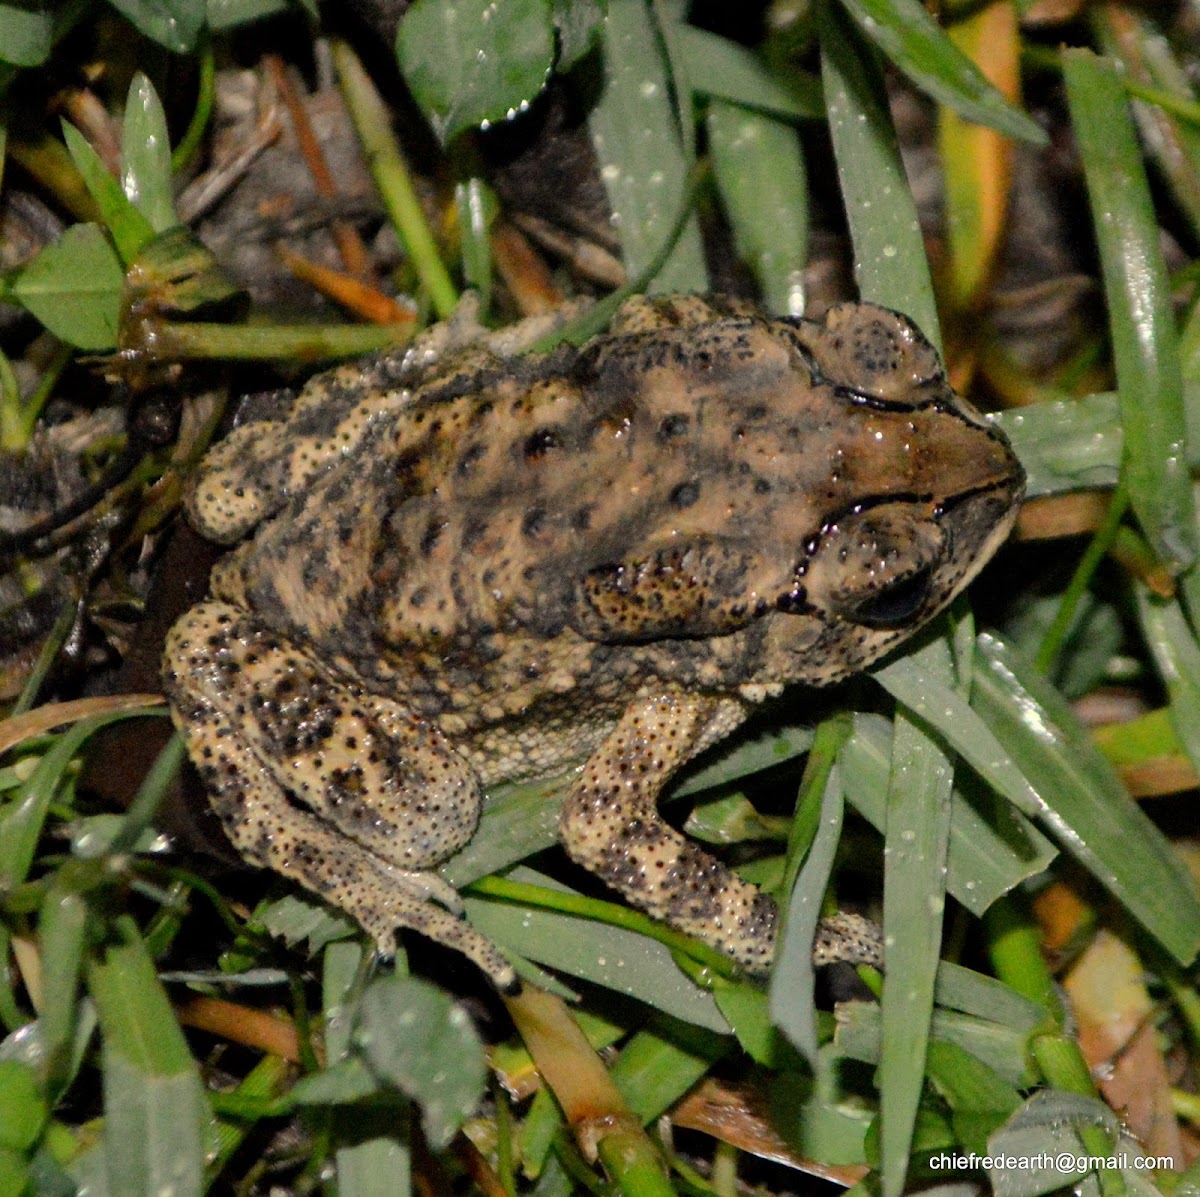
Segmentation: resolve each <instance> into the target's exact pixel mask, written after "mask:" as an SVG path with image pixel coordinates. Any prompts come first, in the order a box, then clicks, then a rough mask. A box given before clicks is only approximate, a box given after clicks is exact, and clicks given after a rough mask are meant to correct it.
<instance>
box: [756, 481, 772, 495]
mask: <svg viewBox="0 0 1200 1197" xmlns="http://www.w3.org/2000/svg"><path fill="white" fill-rule="evenodd" d="M754 493H755V494H756V495H769V494H770V493H771V484H770V483H769V482H768V481H767V480H766V479H765V478H756V479H755V480H754Z"/></svg>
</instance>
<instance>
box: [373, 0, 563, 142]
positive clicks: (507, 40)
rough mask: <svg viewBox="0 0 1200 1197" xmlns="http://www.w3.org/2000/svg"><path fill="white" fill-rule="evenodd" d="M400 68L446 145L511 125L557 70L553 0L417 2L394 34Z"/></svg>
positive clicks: (443, 0) (420, 0) (405, 15)
mask: <svg viewBox="0 0 1200 1197" xmlns="http://www.w3.org/2000/svg"><path fill="white" fill-rule="evenodd" d="M396 54H397V57H398V58H399V60H400V70H401V72H402V73H403V74H404V79H405V82H406V83H407V84H408V86H409V88H410V89H411V90H412V93H413V96H414V97H415V98H416V101H417V103H418V104H420V105H421V109H422V111H423V112H424V113H425V116H426V117H427V118H428V120H429V123H430V124H431V125H432V126H433V128H434V131H435V132H436V133H437V135H438V136H439V137H440V138H441V139H442V140H443V141H444V142H448V141H450V140H452V139H453V138H454V136H455V135H456V134H458V133H461V132H462V131H463V130H464V129H470V128H473V127H474V126H476V125H483V126H484V127H486V126H487V125H489V124H491V123H493V122H495V121H502V120H507V119H510V118H511V117H513V116H515V115H516V114H517V113H518V112H523V111H524V110H525V109H526V108H527V107H528V106H529V103H530V101H531V100H533V98H534V97H535V96H536V95H537V94H538V92H540V91H541V90H542V88H543V87H545V86H546V81H547V80H548V79H549V78H550V69H551V67H552V66H553V64H554V22H553V19H552V14H551V7H550V0H509V2H508V3H506V4H495V3H493V2H492V0H451V2H447V0H416V3H414V4H413V5H412V7H411V8H410V9H409V10H408V11H407V12H406V13H405V14H404V17H403V19H402V20H401V22H400V29H399V32H398V33H397V35H396Z"/></svg>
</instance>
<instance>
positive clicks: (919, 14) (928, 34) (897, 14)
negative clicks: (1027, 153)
mask: <svg viewBox="0 0 1200 1197" xmlns="http://www.w3.org/2000/svg"><path fill="white" fill-rule="evenodd" d="M841 2H842V4H843V5H844V6H845V8H846V10H847V11H848V12H849V13H850V15H851V16H852V17H853V18H854V20H855V22H856V23H857V25H858V27H859V28H860V29H861V30H862V31H863V33H865V34H866V35H867V37H869V38H870V39H871V40H872V41H873V42H874V43H875V44H876V45H877V46H878V47H879V48H880V49H881V50H882V51H883V53H884V54H885V55H886V57H887V59H888V61H889V62H891V63H893V64H894V65H895V66H896V67H897V68H898V69H899V70H901V71H903V72H904V74H906V75H907V76H908V77H909V79H911V80H912V81H913V83H915V84H916V85H917V86H918V87H919V88H920V89H921V90H922V91H924V92H926V93H927V94H928V95H930V96H932V97H933V98H934V99H935V100H937V101H938V102H939V103H941V104H945V105H947V106H948V107H950V108H953V109H954V111H955V112H957V113H958V114H959V115H960V116H964V117H966V118H967V120H971V121H976V122H978V123H979V124H981V125H990V126H991V127H992V128H993V129H998V130H999V131H1000V132H1001V133H1007V134H1008V135H1009V136H1010V137H1017V138H1020V139H1021V140H1022V141H1028V142H1030V143H1032V144H1033V145H1045V144H1046V134H1045V133H1044V132H1042V130H1041V128H1040V127H1039V126H1038V125H1037V124H1036V123H1035V122H1034V121H1033V120H1032V119H1031V118H1030V117H1029V116H1027V115H1026V114H1025V113H1024V112H1021V111H1020V110H1019V109H1016V108H1014V107H1013V106H1012V105H1011V104H1010V103H1009V102H1008V101H1007V100H1006V99H1005V98H1004V96H1003V95H1002V94H1001V93H1000V92H999V91H998V90H997V89H996V88H995V87H993V86H992V84H991V83H989V82H988V81H987V80H986V79H985V78H984V77H983V75H982V74H981V73H980V71H979V68H978V67H977V66H976V65H975V64H974V63H973V62H972V61H971V60H970V59H969V58H968V57H967V56H966V55H965V54H963V52H962V51H961V50H959V49H958V47H957V46H955V44H954V43H953V42H952V41H951V40H950V39H949V38H948V37H947V36H946V34H945V33H944V32H943V31H942V30H941V29H939V28H938V26H937V25H936V24H935V22H934V20H933V18H932V17H931V16H930V15H929V13H928V12H926V10H925V7H924V6H923V5H922V4H921V3H920V0H841Z"/></svg>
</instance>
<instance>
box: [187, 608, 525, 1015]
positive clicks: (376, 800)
mask: <svg viewBox="0 0 1200 1197" xmlns="http://www.w3.org/2000/svg"><path fill="white" fill-rule="evenodd" d="M164 682H165V684H166V687H167V691H168V694H169V696H170V698H171V702H172V706H173V709H174V712H175V718H176V722H177V724H178V725H179V727H180V728H181V730H182V731H183V733H184V736H185V738H186V740H187V745H188V751H189V753H190V754H191V756H192V759H193V760H194V761H195V762H196V765H197V766H198V767H199V770H200V773H201V776H202V777H203V778H204V781H205V784H206V786H207V788H208V790H209V793H210V796H211V798H212V802H213V806H214V808H215V810H216V811H217V813H218V814H219V815H220V817H221V820H222V823H223V824H224V826H225V830H226V832H227V834H228V835H229V837H230V839H231V840H232V841H233V843H234V845H235V847H237V849H238V850H239V851H240V852H241V853H242V855H243V856H244V857H246V858H247V859H248V860H251V861H253V862H255V863H256V864H261V865H263V866H265V867H267V868H270V869H274V870H275V871H276V872H278V873H281V874H283V875H284V876H285V877H290V878H292V879H293V880H295V881H298V882H299V883H300V884H301V885H303V886H304V887H305V888H306V889H309V890H311V891H313V892H314V893H316V894H318V895H320V896H321V897H323V898H324V899H325V900H326V901H328V902H330V903H331V904H332V905H334V906H336V907H338V908H339V909H341V910H344V911H346V913H348V914H350V915H351V916H352V917H353V918H354V919H355V920H356V921H357V922H358V923H359V924H360V925H361V926H362V927H363V928H364V929H365V930H366V931H367V932H368V933H369V934H370V935H371V936H372V937H373V938H374V940H375V942H376V944H377V945H378V946H379V949H380V951H381V952H383V953H384V954H386V955H392V954H393V953H394V952H395V935H396V931H397V929H399V928H409V929H411V930H413V931H417V932H420V933H421V934H422V935H426V936H428V937H429V938H430V939H433V940H436V941H437V942H438V943H441V944H444V945H446V946H447V947H450V948H453V949H455V950H457V951H459V952H461V953H462V954H463V955H465V956H467V957H468V958H469V959H471V960H473V961H474V962H475V963H476V964H477V965H478V966H479V967H480V968H481V969H482V970H483V971H484V972H485V973H486V974H487V975H488V977H489V978H490V979H491V981H492V983H493V984H494V985H495V986H496V987H497V989H499V990H501V991H502V992H515V990H516V989H517V988H518V982H517V977H516V973H515V972H514V970H513V968H512V965H511V964H510V963H509V962H508V960H507V959H506V958H505V957H504V956H503V955H502V954H501V952H500V951H499V949H498V948H496V947H495V946H494V945H493V944H492V943H490V942H489V941H488V940H487V939H485V938H484V937H483V936H482V935H480V934H479V933H478V932H477V931H475V930H474V929H473V928H471V927H470V926H469V925H468V924H467V923H466V922H464V921H463V920H462V919H460V918H457V917H455V913H456V912H457V910H458V909H460V907H459V903H458V898H457V895H456V894H455V893H454V892H453V890H452V889H451V888H450V887H449V886H448V885H447V883H446V882H445V881H444V880H442V879H441V878H440V877H438V876H437V874H436V873H434V872H433V869H434V867H435V866H436V865H437V864H438V863H440V862H441V861H442V860H444V859H445V858H446V857H447V856H449V855H450V854H451V853H452V852H454V851H455V850H457V848H459V847H461V846H462V844H463V843H465V842H466V841H467V840H468V839H469V838H470V836H471V833H472V832H473V831H474V828H475V824H476V822H477V821H478V818H479V802H480V790H479V784H478V780H477V778H476V777H475V774H474V772H473V771H472V770H471V769H470V767H469V766H468V765H467V764H466V762H465V761H463V760H462V758H461V757H459V756H458V755H457V754H456V753H454V752H453V751H452V750H451V749H450V748H449V747H448V746H447V745H446V744H445V743H444V742H443V741H442V738H441V736H440V735H439V734H438V733H437V732H436V731H435V730H434V729H432V728H431V727H430V726H429V725H428V724H426V723H424V722H422V721H421V720H418V719H416V718H414V717H412V716H411V715H409V714H407V713H406V712H404V711H403V710H401V709H399V708H398V707H396V706H395V704H389V703H386V702H384V701H383V700H381V699H378V698H376V697H373V696H370V695H365V694H362V693H360V692H358V691H357V690H355V689H354V688H353V687H350V686H347V685H345V684H342V683H339V682H338V681H336V680H334V679H333V678H331V677H330V676H329V675H328V674H327V673H325V672H324V671H322V670H320V669H319V668H318V667H317V666H316V664H315V663H314V662H313V661H312V660H311V659H310V658H309V657H308V656H307V655H306V654H305V652H304V651H303V650H302V649H301V648H300V647H298V646H297V645H294V644H290V643H288V642H287V641H286V640H284V639H282V638H281V637H279V636H274V635H271V634H268V633H265V632H263V631H261V630H260V629H258V628H257V627H256V626H255V625H254V623H253V622H252V621H251V620H250V619H248V618H247V617H246V616H245V615H244V614H242V613H241V612H239V611H238V610H237V609H236V608H234V607H232V606H230V605H228V604H225V603H218V602H209V603H203V604H201V605H200V606H198V607H195V608H193V609H192V610H191V611H190V612H188V614H187V615H185V616H184V617H183V619H181V620H180V621H179V622H178V623H177V624H176V625H175V627H174V628H173V629H172V630H171V634H170V636H169V637H168V642H167V653H166V668H165V671H164ZM435 902H436V903H440V905H434V904H433V903H435ZM444 907H449V908H450V909H449V910H447V909H444ZM452 911H454V912H455V913H451V912H452Z"/></svg>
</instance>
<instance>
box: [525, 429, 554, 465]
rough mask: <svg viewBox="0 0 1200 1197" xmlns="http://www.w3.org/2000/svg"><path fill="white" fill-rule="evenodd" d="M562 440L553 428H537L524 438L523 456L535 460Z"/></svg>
mask: <svg viewBox="0 0 1200 1197" xmlns="http://www.w3.org/2000/svg"><path fill="white" fill-rule="evenodd" d="M561 443H562V442H561V441H560V440H559V436H558V433H557V432H556V431H555V430H554V429H553V428H539V429H538V430H537V432H533V433H530V434H529V436H528V437H526V438H525V450H524V451H525V457H526V459H527V460H529V461H535V460H537V458H539V457H544V456H545V455H546V454H547V453H548V452H549V451H550V450H551V449H557V448H558V447H559V445H560V444H561Z"/></svg>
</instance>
